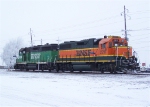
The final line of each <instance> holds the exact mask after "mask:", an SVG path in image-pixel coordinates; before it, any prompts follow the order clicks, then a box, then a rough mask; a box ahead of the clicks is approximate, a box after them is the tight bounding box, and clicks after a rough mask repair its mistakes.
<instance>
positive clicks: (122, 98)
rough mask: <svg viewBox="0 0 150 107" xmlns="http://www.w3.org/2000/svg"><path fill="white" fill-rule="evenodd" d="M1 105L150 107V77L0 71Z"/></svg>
mask: <svg viewBox="0 0 150 107" xmlns="http://www.w3.org/2000/svg"><path fill="white" fill-rule="evenodd" d="M0 106H15V107H16V106H52V107H53V106H55V107H58V106H60V107H68V106H69V107H83V106H86V107H93V106H97V107H99V106H102V107H104V106H115V107H116V106H118V107H120V106H121V107H122V106H125V107H126V106H127V107H128V106H135V107H137V106H142V107H143V106H144V107H148V106H150V75H128V74H116V75H115V74H90V73H82V74H79V73H47V72H44V73H41V72H18V71H6V70H0Z"/></svg>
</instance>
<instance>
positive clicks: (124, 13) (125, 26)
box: [121, 5, 128, 41]
mask: <svg viewBox="0 0 150 107" xmlns="http://www.w3.org/2000/svg"><path fill="white" fill-rule="evenodd" d="M126 10H127V12H128V9H126V7H125V5H124V12H122V13H121V16H122V14H123V15H124V30H122V31H124V36H125V39H126V40H127V41H128V37H127V35H128V34H127V25H126Z"/></svg>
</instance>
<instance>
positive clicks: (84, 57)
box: [59, 55, 123, 59]
mask: <svg viewBox="0 0 150 107" xmlns="http://www.w3.org/2000/svg"><path fill="white" fill-rule="evenodd" d="M106 56H114V57H115V56H117V55H103V56H101V55H98V56H74V57H72V56H71V57H70V56H68V57H59V58H63V59H65V58H93V57H96V58H97V57H106ZM118 56H120V57H122V56H123V55H118Z"/></svg>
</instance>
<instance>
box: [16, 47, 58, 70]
mask: <svg viewBox="0 0 150 107" xmlns="http://www.w3.org/2000/svg"><path fill="white" fill-rule="evenodd" d="M57 56H58V44H45V45H38V46H33V47H26V48H21V49H20V50H19V57H18V58H17V59H16V64H15V66H14V69H20V70H24V69H25V70H27V71H28V70H49V71H50V70H53V69H54V64H55V61H56V57H57Z"/></svg>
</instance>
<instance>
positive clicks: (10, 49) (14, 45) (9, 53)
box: [1, 38, 23, 68]
mask: <svg viewBox="0 0 150 107" xmlns="http://www.w3.org/2000/svg"><path fill="white" fill-rule="evenodd" d="M22 47H23V40H22V38H17V39H14V40H10V41H9V43H7V44H6V45H5V47H4V48H3V53H2V55H1V58H2V60H3V61H4V63H5V64H6V65H7V66H8V67H9V68H10V67H13V66H14V64H15V61H16V57H18V52H19V49H20V48H22ZM14 56H16V57H14Z"/></svg>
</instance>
